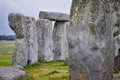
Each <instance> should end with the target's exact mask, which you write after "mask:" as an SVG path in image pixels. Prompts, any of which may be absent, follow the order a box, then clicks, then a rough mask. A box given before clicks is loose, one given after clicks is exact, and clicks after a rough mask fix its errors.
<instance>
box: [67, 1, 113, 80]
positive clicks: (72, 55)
mask: <svg viewBox="0 0 120 80" xmlns="http://www.w3.org/2000/svg"><path fill="white" fill-rule="evenodd" d="M114 2H115V1H114V0H112V1H111V0H73V2H72V8H71V15H70V17H71V18H70V28H69V31H68V42H69V80H112V78H113V76H112V75H113V74H112V73H113V65H114V51H115V50H114V40H113V39H114V38H113V21H112V12H113V4H114ZM79 4H81V5H79Z"/></svg>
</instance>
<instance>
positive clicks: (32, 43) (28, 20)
mask: <svg viewBox="0 0 120 80" xmlns="http://www.w3.org/2000/svg"><path fill="white" fill-rule="evenodd" d="M35 23H36V22H35V19H34V18H32V17H28V16H25V28H26V29H25V30H26V40H27V47H28V64H33V63H35V62H37V61H38V44H37V35H36V25H35Z"/></svg>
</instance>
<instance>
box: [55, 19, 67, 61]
mask: <svg viewBox="0 0 120 80" xmlns="http://www.w3.org/2000/svg"><path fill="white" fill-rule="evenodd" d="M66 26H67V24H66V22H59V21H56V22H55V25H54V29H53V41H54V49H53V52H54V59H55V60H66V59H68V40H67V32H66Z"/></svg>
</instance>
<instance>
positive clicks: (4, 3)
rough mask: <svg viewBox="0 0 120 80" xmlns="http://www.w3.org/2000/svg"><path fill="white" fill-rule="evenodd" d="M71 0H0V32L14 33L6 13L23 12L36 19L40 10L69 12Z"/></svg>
mask: <svg viewBox="0 0 120 80" xmlns="http://www.w3.org/2000/svg"><path fill="white" fill-rule="evenodd" d="M71 3H72V0H0V34H7V35H8V34H14V33H13V31H12V30H11V29H10V28H9V26H8V14H9V13H11V12H16V13H23V14H24V15H25V16H32V17H35V18H36V19H38V14H39V12H40V11H50V12H63V13H68V14H69V13H70V8H71Z"/></svg>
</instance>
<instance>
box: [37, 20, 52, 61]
mask: <svg viewBox="0 0 120 80" xmlns="http://www.w3.org/2000/svg"><path fill="white" fill-rule="evenodd" d="M36 29H37V38H38V49H39V50H38V59H39V60H40V61H50V60H53V40H52V22H51V21H49V20H47V19H39V20H37V22H36Z"/></svg>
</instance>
